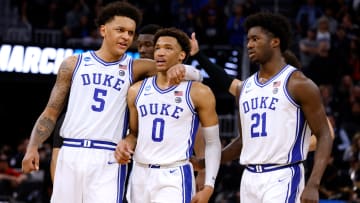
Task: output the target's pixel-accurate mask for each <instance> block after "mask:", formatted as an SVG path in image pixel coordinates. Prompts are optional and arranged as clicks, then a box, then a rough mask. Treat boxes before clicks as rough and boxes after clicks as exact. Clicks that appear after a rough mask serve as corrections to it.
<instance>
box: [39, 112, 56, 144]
mask: <svg viewBox="0 0 360 203" xmlns="http://www.w3.org/2000/svg"><path fill="white" fill-rule="evenodd" d="M54 127H55V122H54V121H52V120H51V119H49V118H47V117H41V118H40V119H39V121H38V123H37V125H36V129H35V137H36V138H35V143H34V144H36V145H39V144H41V143H43V142H44V141H45V140H46V139H47V138H48V137H49V136H50V135H51V132H52V131H53V129H54Z"/></svg>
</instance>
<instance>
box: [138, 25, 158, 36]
mask: <svg viewBox="0 0 360 203" xmlns="http://www.w3.org/2000/svg"><path fill="white" fill-rule="evenodd" d="M161 28H162V27H161V26H160V25H157V24H147V25H144V26H143V27H141V28H140V30H139V34H149V35H154V34H155V33H156V32H157V31H158V30H159V29H161Z"/></svg>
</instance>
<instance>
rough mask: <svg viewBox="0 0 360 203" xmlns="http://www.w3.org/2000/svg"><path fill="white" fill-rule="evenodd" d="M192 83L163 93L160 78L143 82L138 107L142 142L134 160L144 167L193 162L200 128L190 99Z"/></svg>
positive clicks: (185, 83) (186, 82) (152, 78)
mask: <svg viewBox="0 0 360 203" xmlns="http://www.w3.org/2000/svg"><path fill="white" fill-rule="evenodd" d="M191 84H192V82H191V81H184V82H181V83H180V84H179V85H178V86H172V87H170V88H168V89H165V90H162V89H160V88H159V87H158V86H157V85H156V76H154V77H151V78H147V79H145V80H144V81H143V83H142V85H141V88H140V90H139V92H138V95H137V98H136V101H135V104H136V108H137V111H138V121H139V122H138V124H139V126H138V140H137V144H136V148H135V153H134V160H135V161H136V162H139V163H143V164H171V163H175V162H177V161H180V160H184V159H189V158H190V156H191V155H192V149H193V143H194V139H195V135H196V131H197V128H198V125H199V119H198V115H197V113H196V112H195V110H194V106H193V103H192V101H191V98H190V88H191Z"/></svg>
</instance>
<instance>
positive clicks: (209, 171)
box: [202, 125, 221, 188]
mask: <svg viewBox="0 0 360 203" xmlns="http://www.w3.org/2000/svg"><path fill="white" fill-rule="evenodd" d="M202 132H203V133H204V138H205V144H206V145H205V166H206V167H205V185H208V186H210V187H213V188H214V185H215V180H216V176H217V173H218V170H219V167H220V156H221V143H220V138H219V125H215V126H210V127H203V128H202Z"/></svg>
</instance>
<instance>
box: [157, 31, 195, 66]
mask: <svg viewBox="0 0 360 203" xmlns="http://www.w3.org/2000/svg"><path fill="white" fill-rule="evenodd" d="M162 36H169V37H174V38H176V40H177V41H178V43H179V44H180V46H181V48H182V50H183V51H184V52H185V54H186V57H185V59H186V58H187V57H188V56H189V55H190V50H191V44H190V40H189V37H188V35H187V34H186V33H185V32H184V31H182V30H180V29H177V28H174V27H171V28H162V29H160V30H158V31H157V32H156V33H155V36H154V44H156V41H157V40H158V39H159V37H162ZM184 61H185V60H184Z"/></svg>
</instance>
